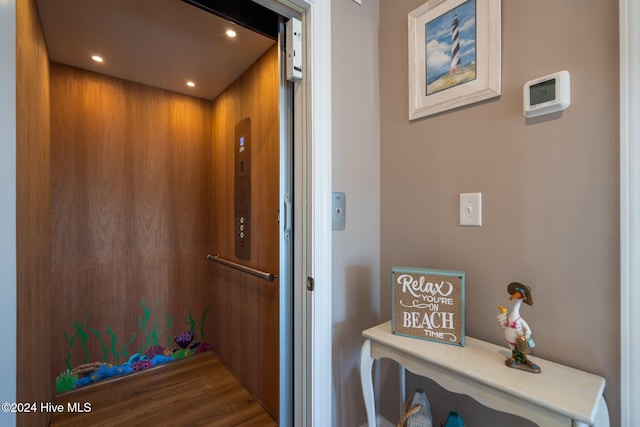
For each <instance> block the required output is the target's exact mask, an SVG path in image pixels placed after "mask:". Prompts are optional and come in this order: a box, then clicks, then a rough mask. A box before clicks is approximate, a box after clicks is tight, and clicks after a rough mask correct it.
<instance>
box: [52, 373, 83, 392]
mask: <svg viewBox="0 0 640 427" xmlns="http://www.w3.org/2000/svg"><path fill="white" fill-rule="evenodd" d="M76 381H78V376H77V375H73V374H72V373H71V371H70V370H69V369H67V370H66V371H64V372H63V373H61V374H60V375H58V378H56V392H57V393H64V392H65V391H70V390H73V386H74V385H75V383H76Z"/></svg>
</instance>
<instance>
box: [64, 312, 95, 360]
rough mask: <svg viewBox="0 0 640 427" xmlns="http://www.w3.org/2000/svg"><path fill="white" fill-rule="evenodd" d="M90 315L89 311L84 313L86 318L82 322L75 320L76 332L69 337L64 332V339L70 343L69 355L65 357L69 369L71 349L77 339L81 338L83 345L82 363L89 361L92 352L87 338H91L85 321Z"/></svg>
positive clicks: (81, 344)
mask: <svg viewBox="0 0 640 427" xmlns="http://www.w3.org/2000/svg"><path fill="white" fill-rule="evenodd" d="M88 316H89V311H87V312H86V313H85V314H84V320H83V321H82V322H78V320H77V319H76V320H74V321H73V324H72V325H73V327H74V329H75V334H73V336H71V337H69V336H68V335H67V333H66V332H63V335H64V339H65V340H67V342H68V343H69V350H68V351H67V357H66V358H65V362H66V365H67V369H71V349H73V346H74V344H75V341H76V339H78V338H80V346H81V347H82V354H84V356H83V357H82V363H87V362H88V361H89V357H90V356H91V353H89V348H88V347H87V340H88V339H89V334H88V333H87V331H86V326H85V323H86V321H87V317H88Z"/></svg>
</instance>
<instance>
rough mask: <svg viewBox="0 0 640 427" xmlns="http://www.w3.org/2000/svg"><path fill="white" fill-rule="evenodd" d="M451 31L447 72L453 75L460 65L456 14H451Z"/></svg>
mask: <svg viewBox="0 0 640 427" xmlns="http://www.w3.org/2000/svg"><path fill="white" fill-rule="evenodd" d="M452 27H453V31H452V32H451V67H450V68H449V74H450V75H454V74H455V73H457V72H458V65H460V41H459V40H458V15H453V24H452Z"/></svg>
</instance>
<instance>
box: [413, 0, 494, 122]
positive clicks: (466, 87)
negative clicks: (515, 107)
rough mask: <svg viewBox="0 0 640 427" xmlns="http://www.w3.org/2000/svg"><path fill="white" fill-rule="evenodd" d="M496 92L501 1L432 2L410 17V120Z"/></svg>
mask: <svg viewBox="0 0 640 427" xmlns="http://www.w3.org/2000/svg"><path fill="white" fill-rule="evenodd" d="M500 93H501V29H500V0H430V1H428V2H427V3H425V4H423V5H422V6H420V7H419V8H417V9H415V10H414V11H412V12H411V13H409V120H414V119H417V118H420V117H425V116H430V115H433V114H437V113H441V112H443V111H447V110H451V109H454V108H458V107H462V106H464V105H468V104H472V103H475V102H479V101H483V100H485V99H490V98H494V97H497V96H500Z"/></svg>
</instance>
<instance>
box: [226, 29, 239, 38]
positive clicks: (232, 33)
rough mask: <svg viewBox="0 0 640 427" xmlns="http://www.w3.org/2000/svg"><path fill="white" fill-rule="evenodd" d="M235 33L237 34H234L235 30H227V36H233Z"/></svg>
mask: <svg viewBox="0 0 640 427" xmlns="http://www.w3.org/2000/svg"><path fill="white" fill-rule="evenodd" d="M236 35H237V34H236V32H235V31H233V30H227V36H229V37H232V38H233V37H235V36H236Z"/></svg>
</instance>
